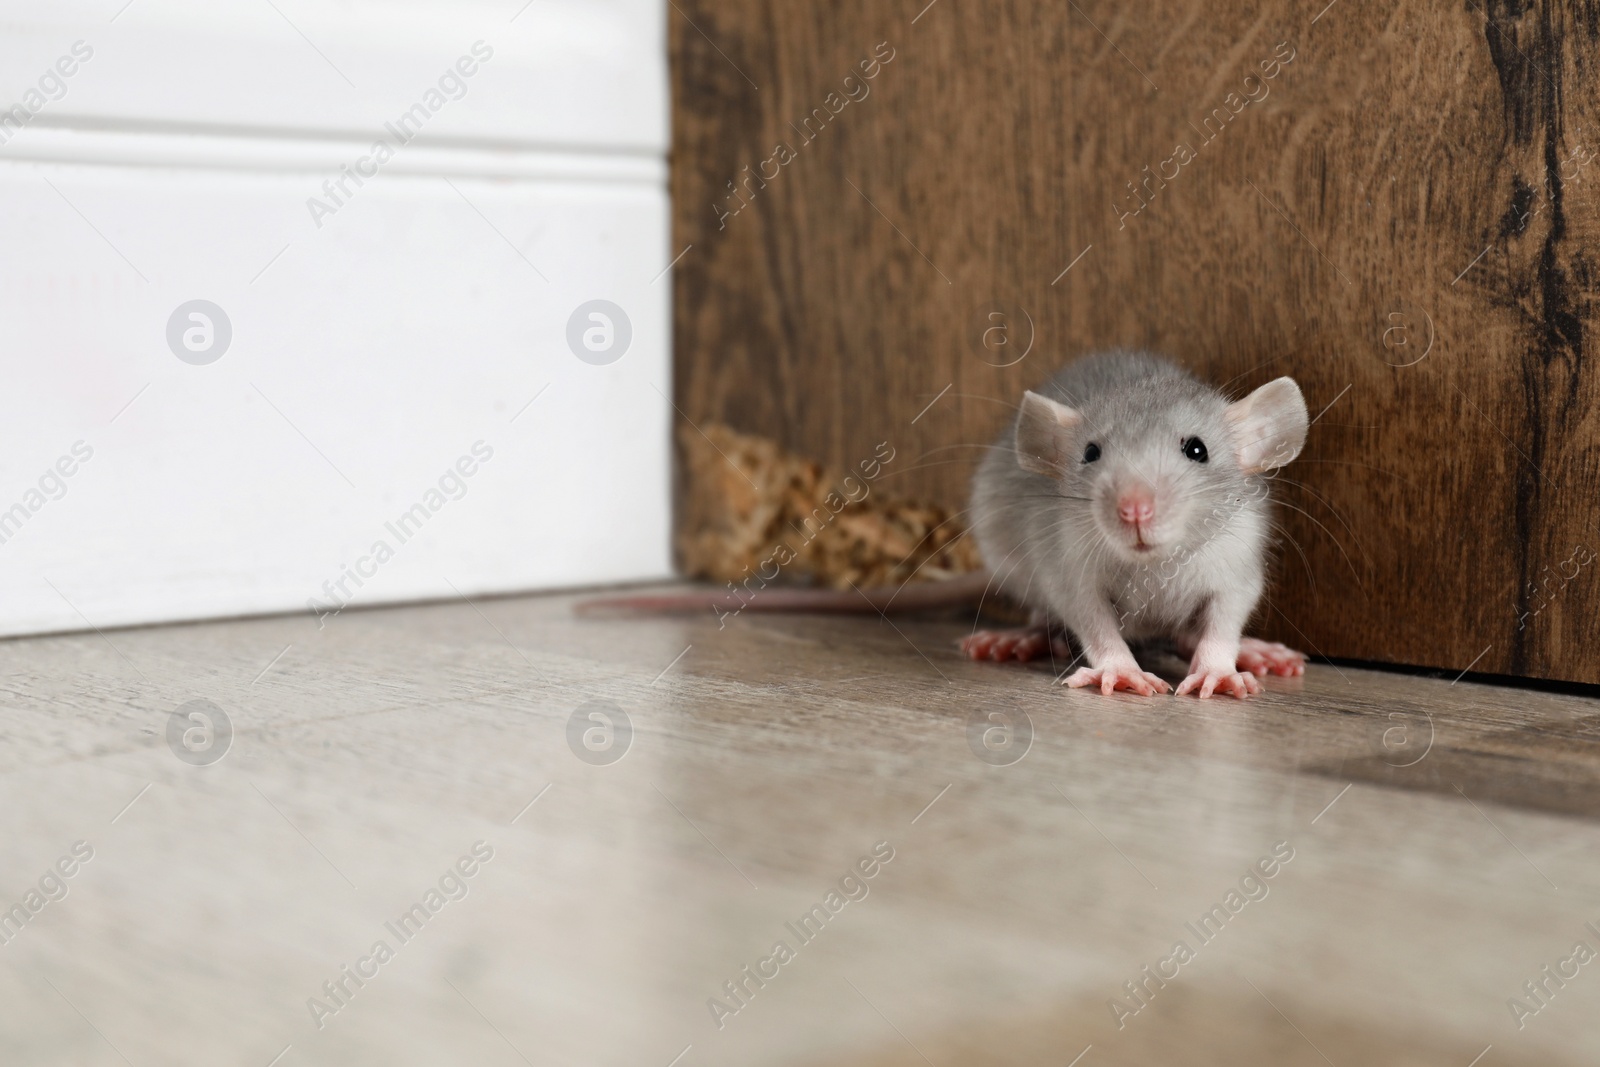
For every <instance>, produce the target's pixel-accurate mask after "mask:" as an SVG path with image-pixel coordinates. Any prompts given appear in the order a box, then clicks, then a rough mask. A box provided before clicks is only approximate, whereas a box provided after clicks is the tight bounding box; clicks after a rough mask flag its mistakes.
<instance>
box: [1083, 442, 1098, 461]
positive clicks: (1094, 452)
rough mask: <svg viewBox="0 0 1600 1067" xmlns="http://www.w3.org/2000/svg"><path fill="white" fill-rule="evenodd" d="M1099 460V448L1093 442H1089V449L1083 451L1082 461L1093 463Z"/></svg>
mask: <svg viewBox="0 0 1600 1067" xmlns="http://www.w3.org/2000/svg"><path fill="white" fill-rule="evenodd" d="M1099 458H1100V446H1099V445H1097V444H1095V443H1094V442H1093V441H1090V442H1089V447H1088V448H1086V449H1084V450H1083V461H1084V462H1085V463H1093V462H1094V461H1095V460H1097V459H1099Z"/></svg>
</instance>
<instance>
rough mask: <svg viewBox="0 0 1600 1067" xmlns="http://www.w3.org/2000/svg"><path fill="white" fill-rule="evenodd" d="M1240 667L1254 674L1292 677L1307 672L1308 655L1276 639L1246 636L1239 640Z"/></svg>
mask: <svg viewBox="0 0 1600 1067" xmlns="http://www.w3.org/2000/svg"><path fill="white" fill-rule="evenodd" d="M1239 669H1240V670H1241V671H1249V672H1250V673H1252V674H1259V675H1268V674H1278V675H1282V676H1283V677H1285V678H1292V677H1294V676H1295V675H1299V674H1304V673H1306V656H1305V653H1304V652H1296V651H1295V650H1294V649H1292V648H1290V647H1289V646H1288V645H1280V644H1278V643H1277V642H1276V641H1262V640H1260V639H1258V638H1254V637H1245V638H1241V639H1240V640H1239Z"/></svg>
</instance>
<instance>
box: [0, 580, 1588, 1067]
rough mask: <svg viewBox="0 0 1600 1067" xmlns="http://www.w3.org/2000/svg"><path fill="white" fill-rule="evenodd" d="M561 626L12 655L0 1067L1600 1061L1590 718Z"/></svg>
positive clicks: (278, 634)
mask: <svg viewBox="0 0 1600 1067" xmlns="http://www.w3.org/2000/svg"><path fill="white" fill-rule="evenodd" d="M572 601H573V598H571V597H566V596H548V597H527V598H517V599H502V600H483V601H477V602H475V603H467V602H460V601H458V602H456V603H453V604H439V605H423V606H415V607H405V608H397V609H387V610H374V611H364V612H349V613H346V614H344V615H341V616H338V617H335V618H330V619H328V620H327V625H326V626H325V628H321V629H319V628H318V626H317V623H316V621H315V620H314V619H312V618H310V617H309V616H300V617H285V618H270V619H254V620H245V621H238V622H225V623H213V624H204V625H193V626H177V627H166V628H154V629H147V630H129V631H117V632H111V633H106V634H96V633H89V634H85V635H72V636H64V637H52V638H41V639H33V640H21V641H12V642H7V643H4V644H0V677H4V678H5V679H6V681H5V683H4V685H3V687H0V804H3V805H4V807H3V810H4V812H5V815H6V818H5V826H6V832H5V834H4V835H3V837H0V907H6V908H11V909H12V910H11V911H10V912H8V913H7V914H6V915H5V916H0V940H3V943H0V1003H3V1004H4V1005H5V1008H6V1010H5V1011H4V1012H3V1013H0V1063H4V1064H7V1065H14V1064H15V1065H21V1064H52V1065H53V1064H64V1065H65V1064H70V1065H75V1067H76V1065H88V1067H95V1065H102V1064H105V1065H112V1064H132V1065H134V1067H157V1065H189V1064H197V1065H198V1064H208V1065H217V1064H238V1065H243V1067H268V1065H269V1064H271V1065H274V1067H299V1065H305V1064H314V1065H326V1067H335V1065H338V1067H355V1065H367V1064H372V1065H380V1064H381V1065H409V1064H417V1065H424V1064H426V1065H439V1064H470V1065H474V1067H476V1065H485V1067H495V1065H501V1064H503V1065H507V1067H511V1065H515V1064H532V1065H537V1067H544V1065H547V1064H549V1065H558V1064H559V1065H573V1067H624V1065H628V1067H670V1065H676V1067H711V1065H749V1064H775V1065H794V1067H809V1065H819V1067H820V1065H824V1064H826V1065H839V1064H863V1065H864V1064H872V1065H885V1067H887V1065H901V1064H903V1065H908V1067H910V1065H931V1067H958V1065H975V1064H1040V1065H1053V1067H1068V1065H1071V1064H1076V1065H1077V1067H1109V1065H1130V1067H1131V1065H1139V1067H1151V1065H1160V1064H1174V1065H1178V1064H1182V1065H1189V1067H1211V1065H1216V1067H1222V1065H1230V1067H1232V1065H1254V1064H1263V1065H1267V1064H1270V1065H1274V1067H1298V1065H1302V1064H1303V1065H1319V1064H1330V1063H1331V1064H1335V1065H1338V1067H1357V1065H1391V1064H1392V1065H1403V1067H1413V1065H1414V1067H1425V1065H1426V1067H1469V1065H1473V1064H1477V1065H1479V1067H1507V1065H1511V1064H1528V1065H1534V1064H1537V1065H1541V1067H1568V1065H1573V1067H1576V1065H1580V1064H1585V1065H1586V1064H1594V1063H1596V1062H1600V1024H1597V1023H1596V1019H1597V1017H1600V1013H1597V1009H1600V963H1591V962H1590V957H1591V956H1592V955H1594V954H1595V953H1596V952H1600V851H1597V846H1600V825H1597V818H1600V704H1597V703H1596V702H1595V701H1592V700H1589V699H1585V698H1581V697H1573V696H1562V695H1555V694H1549V693H1538V692H1529V691H1522V690H1517V689H1510V688H1492V687H1484V686H1478V685H1473V684H1471V683H1468V682H1465V681H1463V682H1460V683H1457V684H1454V685H1452V684H1450V683H1449V682H1448V681H1435V680H1429V679H1424V678H1416V677H1405V676H1400V675H1392V674H1383V673H1375V672H1369V671H1361V670H1353V669H1349V668H1335V667H1329V666H1312V667H1311V668H1310V669H1309V671H1308V672H1307V674H1306V676H1305V677H1304V678H1303V679H1297V680H1290V681H1285V680H1273V681H1270V682H1269V683H1268V691H1267V693H1266V694H1264V695H1263V696H1262V697H1260V698H1257V699H1254V700H1251V701H1249V702H1243V703H1241V702H1238V701H1233V700H1221V699H1218V700H1211V701H1206V702H1200V701H1197V700H1194V699H1192V698H1173V697H1164V698H1137V697H1130V696H1117V697H1113V698H1104V697H1101V696H1098V695H1095V694H1090V693H1084V692H1079V691H1068V690H1065V689H1063V688H1061V687H1060V686H1056V685H1053V684H1052V675H1051V671H1050V665H1049V664H1044V665H1040V666H1038V667H1021V666H1000V665H990V664H971V663H968V662H965V661H964V660H962V659H961V658H960V657H959V655H958V654H957V652H956V650H955V647H954V642H955V640H956V638H958V637H959V636H960V635H961V634H962V633H964V632H965V631H966V626H965V625H963V624H962V623H960V622H959V621H953V620H938V619H929V620H909V619H901V618H896V619H895V620H894V621H893V622H892V623H890V622H885V621H883V620H880V619H878V618H876V617H870V618H865V619H863V618H844V619H841V618H826V617H771V616H769V617H753V616H748V615H747V616H743V617H740V618H736V619H730V620H728V621H727V623H726V625H725V627H722V628H719V626H718V623H717V621H716V620H715V619H714V618H712V617H711V616H710V615H709V614H707V615H706V616H693V617H689V618H653V619H627V618H611V619H601V618H585V619H576V618H574V617H573V615H572V612H571V605H572ZM1170 666H1174V667H1175V666H1176V665H1175V664H1174V665H1170ZM195 702H204V703H195ZM219 712H220V713H221V714H218V713H219ZM224 717H225V720H226V722H224ZM230 734H231V736H230ZM218 755H221V758H220V759H218V758H216V757H217V756H218ZM67 871H70V874H64V873H63V872H67ZM13 905H16V907H13ZM30 905H33V906H32V907H30ZM19 908H20V910H18V909H19ZM1591 923H1592V924H1593V925H1592V926H1591V925H1589V924H1591ZM1180 946H1181V948H1180ZM1580 946H1581V948H1580ZM1547 968H1548V969H1547ZM1525 983H1533V985H1532V987H1531V990H1530V987H1529V986H1527V985H1525ZM1535 994H1537V995H1535ZM1518 1005H1520V1008H1519V1007H1518Z"/></svg>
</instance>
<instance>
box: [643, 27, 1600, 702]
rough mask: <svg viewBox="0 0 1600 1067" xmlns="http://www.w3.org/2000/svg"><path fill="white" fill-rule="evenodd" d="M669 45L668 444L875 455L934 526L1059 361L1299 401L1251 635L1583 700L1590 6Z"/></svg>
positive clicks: (858, 33)
mask: <svg viewBox="0 0 1600 1067" xmlns="http://www.w3.org/2000/svg"><path fill="white" fill-rule="evenodd" d="M913 20H915V21H913ZM669 25H670V27H671V42H672V52H673V55H672V63H673V90H674V105H673V125H674V132H673V138H674V154H673V160H674V165H673V176H672V183H673V192H674V197H675V207H674V211H675V231H676V236H675V242H674V243H675V247H676V248H678V249H682V248H683V247H684V246H687V245H692V246H693V247H692V249H691V250H690V251H689V252H688V254H687V255H685V256H684V258H683V259H682V261H681V262H680V263H679V265H678V268H677V273H676V278H675V287H676V295H675V311H676V327H675V330H676V336H675V344H676V354H677V355H676V358H677V370H676V375H677V398H678V406H679V407H680V408H681V409H682V411H683V413H684V415H685V416H686V417H687V418H688V419H690V420H693V421H695V422H697V423H698V422H701V421H702V420H721V421H725V422H728V423H730V424H731V425H733V426H734V427H736V428H738V429H741V430H745V431H751V432H759V433H766V434H770V435H772V436H775V437H777V438H778V439H779V440H780V441H781V442H782V443H783V444H784V445H786V446H788V447H790V448H793V449H795V450H797V451H800V452H801V453H804V454H809V455H813V456H815V457H816V458H818V459H820V460H821V461H823V462H825V463H828V464H830V465H834V466H837V467H841V468H842V467H845V466H848V465H849V464H851V463H853V462H854V461H855V460H856V459H858V458H860V457H862V456H867V455H870V454H871V453H872V450H873V448H874V446H875V445H876V444H877V443H878V442H880V441H885V440H887V441H890V442H893V443H894V444H895V445H896V447H897V448H899V449H900V454H901V455H902V456H903V457H905V461H904V462H903V463H901V464H900V465H899V466H898V468H897V469H896V470H895V471H894V472H893V473H892V474H891V475H889V476H888V477H889V479H890V484H891V485H893V486H894V489H895V491H896V492H897V493H903V494H907V495H910V496H913V497H918V496H921V497H927V498H929V499H931V500H934V501H936V502H939V503H942V504H946V505H951V506H960V505H962V504H964V501H965V495H966V492H967V480H968V478H969V476H970V472H971V469H972V466H973V463H974V460H975V458H976V455H977V453H978V449H979V447H980V446H981V445H983V444H985V443H987V442H988V441H989V440H990V439H992V437H993V435H994V434H995V433H996V431H997V430H998V428H999V427H1000V426H1001V424H1002V423H1003V422H1004V420H1005V418H1006V417H1007V414H1008V412H1009V410H1010V409H1011V407H1012V405H1013V404H1014V403H1015V401H1016V398H1017V397H1018V396H1020V394H1021V392H1022V390H1023V389H1025V388H1027V387H1028V386H1030V385H1032V384H1034V383H1036V382H1037V381H1039V380H1041V379H1043V378H1044V377H1046V376H1047V375H1048V373H1049V372H1050V371H1051V370H1052V369H1054V367H1056V366H1057V365H1059V364H1060V363H1061V362H1063V361H1065V360H1066V359H1069V358H1071V357H1073V356H1075V355H1077V354H1080V353H1083V352H1085V351H1090V350H1094V349H1100V348H1107V347H1113V346H1137V347H1148V348H1152V349H1155V350H1159V351H1162V352H1165V353H1168V354H1170V355H1172V356H1173V357H1174V358H1176V359H1178V360H1179V361H1180V362H1182V363H1184V364H1185V365H1188V366H1190V367H1192V368H1194V369H1195V370H1196V371H1197V372H1198V373H1200V374H1202V375H1203V376H1205V377H1207V378H1208V379H1209V380H1212V381H1214V382H1217V383H1219V384H1221V383H1228V385H1229V388H1230V389H1231V390H1234V391H1236V392H1239V393H1242V392H1243V391H1244V390H1246V389H1248V388H1251V387H1254V386H1255V385H1258V384H1260V383H1262V382H1264V381H1266V380H1268V379H1270V378H1271V377H1274V376H1276V375H1278V374H1285V373H1287V374H1292V375H1293V376H1294V377H1295V378H1297V379H1298V380H1299V381H1300V383H1301V385H1302V387H1303V388H1304V390H1305V393H1306V396H1307V400H1308V403H1309V405H1310V407H1311V409H1312V411H1313V413H1314V414H1315V413H1317V412H1323V413H1322V415H1321V417H1320V418H1318V419H1317V420H1316V422H1315V424H1314V425H1313V428H1312V432H1311V438H1310V442H1309V444H1308V447H1307V450H1306V453H1305V455H1304V456H1303V457H1302V458H1301V459H1300V460H1299V461H1297V462H1296V463H1295V464H1294V465H1293V466H1291V467H1290V468H1289V469H1288V470H1287V472H1286V476H1285V477H1284V478H1282V479H1281V480H1280V483H1279V485H1280V490H1281V491H1280V493H1279V499H1280V500H1281V501H1282V503H1283V505H1284V507H1283V508H1282V512H1283V514H1282V522H1283V527H1284V531H1285V535H1286V538H1285V545H1284V550H1283V552H1282V556H1281V558H1280V559H1279V561H1278V563H1277V565H1276V578H1277V580H1276V584H1275V587H1274V591H1273V593H1272V594H1271V598H1270V603H1269V605H1268V606H1267V607H1266V608H1265V609H1264V610H1263V613H1262V616H1261V623H1260V627H1259V628H1260V629H1261V630H1262V631H1264V632H1265V633H1267V634H1270V635H1271V636H1273V637H1275V638H1278V639H1281V640H1284V641H1287V642H1290V643H1293V644H1296V645H1298V646H1300V647H1303V648H1305V649H1307V650H1308V651H1311V652H1314V653H1320V654H1323V655H1327V656H1333V657H1348V658H1354V659H1364V660H1373V661H1381V662H1392V663H1406V664H1414V665H1423V666H1435V667H1445V668H1451V669H1454V670H1462V669H1466V668H1468V667H1469V666H1470V667H1471V668H1472V669H1473V670H1475V671H1484V672H1493V673H1505V674H1515V675H1521V676H1527V677H1538V678H1555V679H1565V680H1572V681H1583V682H1600V648H1597V647H1596V645H1595V644H1594V642H1593V641H1591V640H1588V639H1589V638H1591V637H1592V635H1593V633H1594V623H1593V620H1594V618H1595V617H1596V613H1597V611H1600V585H1597V582H1596V579H1595V574H1596V572H1597V570H1600V567H1596V566H1595V565H1594V564H1593V563H1589V562H1585V561H1587V560H1588V559H1590V558H1591V557H1600V503H1597V501H1600V493H1597V490H1600V461H1597V457H1596V446H1597V444H1600V422H1597V418H1600V416H1597V415H1596V414H1595V411H1594V408H1595V399H1596V391H1597V383H1596V379H1595V375H1594V373H1593V372H1592V371H1590V370H1588V369H1587V368H1586V365H1585V362H1584V339H1585V334H1586V332H1587V331H1590V330H1592V329H1593V327H1594V323H1595V316H1596V310H1595V291H1596V285H1597V275H1596V269H1595V257H1594V249H1595V247H1596V243H1595V242H1596V238H1597V236H1600V211H1597V206H1600V195H1597V194H1600V190H1597V189H1596V185H1597V183H1600V115H1597V111H1600V92H1597V83H1596V80H1595V75H1596V71H1595V70H1594V65H1595V62H1596V60H1595V57H1596V55H1600V52H1597V50H1596V45H1597V43H1600V9H1597V8H1596V6H1595V5H1593V4H1579V3H1574V2H1565V3H1563V2H1548V3H1535V4H1532V5H1528V6H1522V5H1515V4H1503V3H1471V4H1449V5H1446V4H1440V3H1412V2H1401V3H1399V4H1397V5H1382V6H1373V5H1365V4H1358V3H1351V2H1336V3H1334V4H1333V5H1331V6H1326V7H1325V6H1324V0H1315V2H1313V3H1309V4H1302V3H1282V2H1268V3H1264V4H1259V5H1247V6H1244V7H1240V8H1235V7H1230V6H1220V5H1209V4H1202V3H1199V2H1187V3H1186V2H1182V0H1160V2H1157V3H1153V4H1148V5H1143V6H1141V7H1138V8H1133V7H1128V6H1117V5H1111V4H1107V3H1102V2H1099V0H1095V2H1088V0H1085V2H1083V3H1072V4H1054V3H1043V2H1029V0H1009V2H998V3H986V4H983V5H971V4H960V3H956V2H953V0H940V2H937V3H935V4H933V5H932V6H930V7H926V8H924V7H923V4H922V2H910V3H900V2H897V3H893V4H890V3H886V2H866V3H855V4H845V3H842V2H837V3H829V2H821V0H810V2H804V3H789V4H782V5H779V4H776V3H772V2H770V0H720V2H718V3H715V4H713V3H710V2H708V0H686V2H684V3H681V4H679V5H678V10H677V11H675V12H674V13H673V15H672V17H671V19H670V20H669ZM880 42H887V47H889V48H892V49H893V58H892V60H890V61H889V62H888V63H886V64H884V65H882V67H881V69H879V70H878V71H877V72H876V76H875V77H873V78H872V79H870V81H863V82H862V83H861V85H858V86H856V87H855V89H854V91H855V92H856V93H857V95H859V96H861V98H860V99H852V100H849V102H848V103H845V104H844V105H843V106H842V107H838V101H840V100H844V99H848V97H846V95H845V90H846V85H845V78H846V77H847V76H848V75H851V74H852V73H853V72H854V73H858V74H859V71H858V69H857V64H858V63H859V62H860V61H861V60H863V59H868V58H869V57H871V56H872V55H873V50H874V49H875V48H877V47H879V46H880ZM1288 55H1292V59H1290V60H1289V61H1287V62H1283V57H1285V56H1288ZM1275 57H1276V58H1275ZM1274 62H1276V69H1275V70H1274V68H1273V66H1272V64H1274ZM1264 63H1265V64H1268V66H1266V67H1263V64H1264ZM1268 72H1272V76H1271V77H1267V76H1266V75H1267V73H1268ZM1247 78H1248V79H1249V80H1247ZM863 86H864V87H865V88H866V89H867V90H869V91H868V92H866V93H865V95H861V94H862V87H863ZM830 93H836V94H838V95H837V96H836V97H834V98H833V102H834V105H835V107H838V114H836V115H833V114H831V113H829V110H828V108H829V103H830V99H829V94H830ZM1230 94H1236V95H1232V96H1230ZM819 108H820V109H823V114H825V115H827V116H828V117H827V121H826V123H822V122H820V121H816V120H814V121H813V128H812V129H811V130H810V131H801V130H799V129H797V127H798V124H799V123H800V122H801V120H802V119H803V118H804V117H805V116H807V115H809V114H812V112H813V109H819ZM1235 111H1236V112H1237V113H1236V114H1235ZM1208 118H1209V119H1210V122H1209V124H1208V121H1207V120H1208ZM791 124H795V125H791ZM818 127H820V132H816V128H818ZM807 132H810V133H812V134H814V136H813V137H812V139H808V138H807ZM780 144H782V145H785V146H787V147H788V148H789V150H790V151H789V153H786V154H784V156H783V157H782V158H784V159H786V160H787V161H786V162H772V163H764V162H763V161H766V160H769V159H771V160H776V159H778V157H775V155H774V149H775V147H776V146H778V145H780ZM1179 146H1183V148H1182V149H1180V147H1179ZM1185 149H1186V151H1185ZM791 155H792V158H789V157H790V156H791ZM1190 157H1192V158H1190ZM747 166H748V167H749V168H750V171H747V170H746V169H745V168H746V167H747ZM1146 168H1148V169H1146ZM751 171H753V172H756V173H757V174H758V175H761V176H762V177H755V178H752V177H749V174H750V173H751ZM730 183H736V184H734V185H730ZM734 190H737V192H735V191H734ZM734 209H737V211H736V212H735V211H734ZM725 213H726V214H725ZM1069 266H1070V269H1068V268H1069ZM997 310H998V311H1000V313H1001V314H1002V319H998V320H997V319H992V318H990V315H991V313H993V312H995V311H997ZM996 324H1001V325H1003V326H1004V327H1005V328H1006V330H1007V331H1008V336H1009V338H1010V341H1011V343H1010V344H1009V345H1007V346H1005V347H1000V346H998V345H997V344H995V343H994V342H996V341H998V340H999V338H1000V337H1001V334H999V333H995V332H990V333H988V334H987V339H988V341H989V342H991V343H990V344H989V345H987V346H986V345H985V337H986V333H985V331H986V330H989V329H990V327H992V326H995V325H996ZM1030 341H1031V347H1029V344H1028V342H1030ZM1024 351H1026V352H1027V355H1026V357H1025V358H1022V359H1021V360H1020V362H1015V363H1014V364H1012V365H1009V366H997V365H996V364H1005V363H1009V362H1011V361H1013V360H1016V359H1017V357H1018V356H1019V355H1021V354H1022V353H1023V352H1024ZM947 386H948V391H946V388H947ZM935 398H938V399H937V402H934V401H935ZM930 402H934V403H933V404H932V407H931V408H929V407H928V405H929V404H930ZM925 408H926V409H927V410H926V411H924V409H925ZM1324 408H1326V410H1325V411H1324V410H1323V409H1324Z"/></svg>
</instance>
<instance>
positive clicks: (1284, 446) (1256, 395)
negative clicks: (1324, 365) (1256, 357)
mask: <svg viewBox="0 0 1600 1067" xmlns="http://www.w3.org/2000/svg"><path fill="white" fill-rule="evenodd" d="M1226 415H1227V419H1228V426H1229V428H1230V429H1232V430H1233V441H1234V446H1233V447H1234V455H1235V457H1236V458H1237V459H1238V461H1239V466H1240V467H1241V468H1242V469H1243V470H1244V472H1245V473H1246V474H1260V473H1261V472H1262V471H1270V470H1272V469H1274V468H1276V467H1281V466H1283V465H1284V464H1286V463H1288V462H1289V461H1290V460H1292V459H1294V457H1296V456H1298V455H1299V454H1300V449H1302V448H1304V447H1305V443H1306V430H1307V429H1309V428H1310V420H1309V419H1307V417H1306V401H1305V397H1303V396H1301V395H1300V387H1299V386H1298V385H1296V384H1295V382H1294V379H1293V378H1275V379H1273V380H1272V381H1270V382H1268V383H1267V384H1266V385H1263V386H1262V387H1261V388H1259V389H1257V390H1256V391H1255V392H1253V393H1251V394H1250V395H1249V396H1247V397H1245V398H1244V399H1243V400H1238V401H1235V402H1234V403H1232V404H1229V405H1228V410H1227V412H1226Z"/></svg>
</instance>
